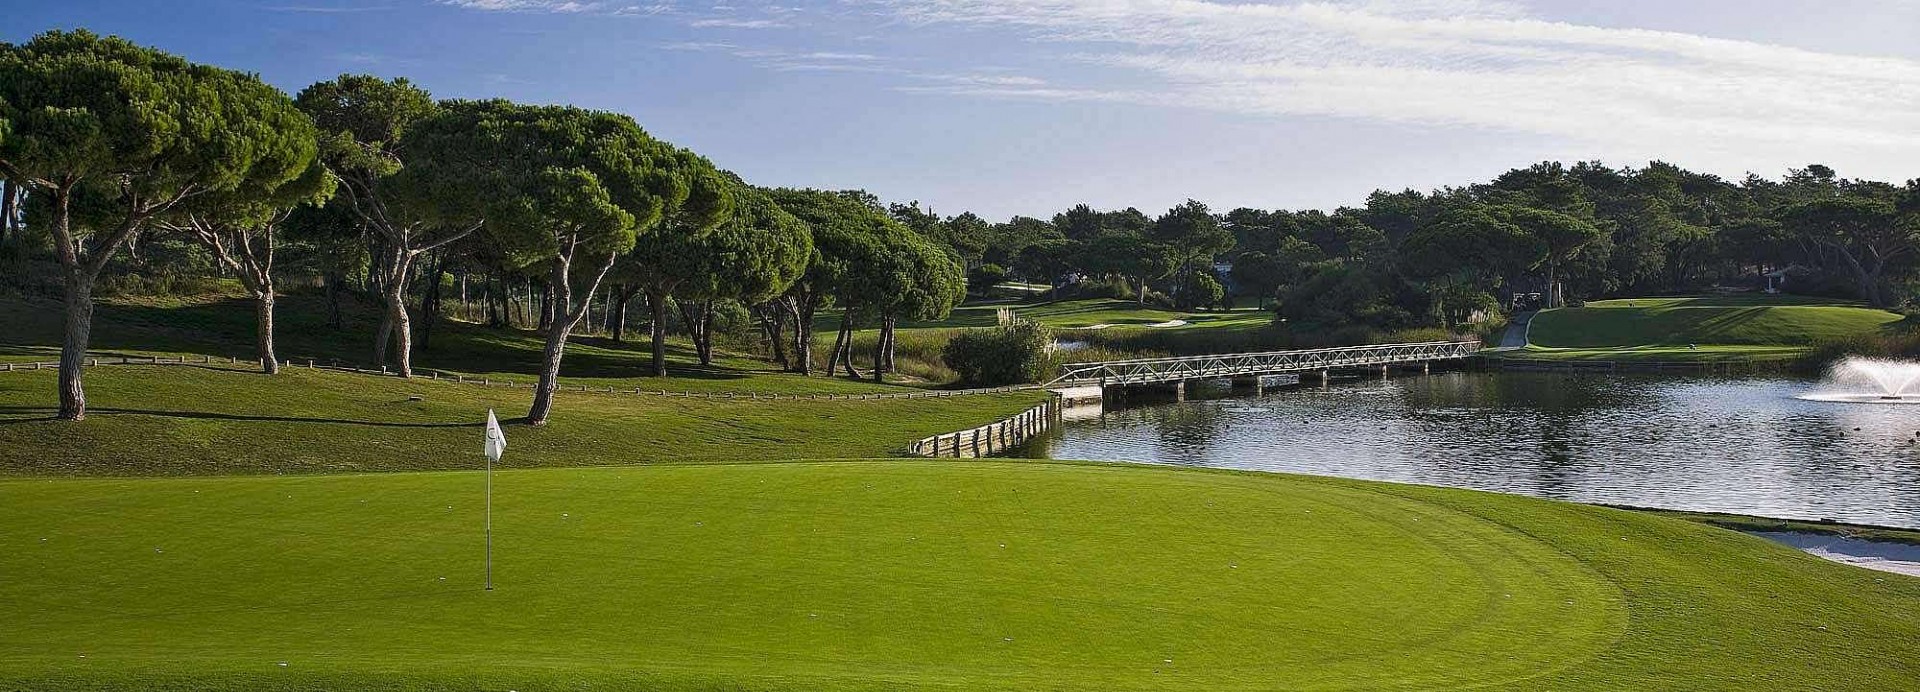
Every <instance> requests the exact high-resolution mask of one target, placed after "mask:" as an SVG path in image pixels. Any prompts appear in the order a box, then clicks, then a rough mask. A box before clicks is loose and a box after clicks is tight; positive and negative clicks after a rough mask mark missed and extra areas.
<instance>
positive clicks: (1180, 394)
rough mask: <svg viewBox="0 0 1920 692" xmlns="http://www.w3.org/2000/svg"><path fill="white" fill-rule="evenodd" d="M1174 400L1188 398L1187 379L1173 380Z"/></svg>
mask: <svg viewBox="0 0 1920 692" xmlns="http://www.w3.org/2000/svg"><path fill="white" fill-rule="evenodd" d="M1173 400H1174V401H1186V400H1187V381H1186V380H1174V381H1173Z"/></svg>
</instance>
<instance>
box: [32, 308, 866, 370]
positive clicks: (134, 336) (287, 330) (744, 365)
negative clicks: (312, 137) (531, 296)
mask: <svg viewBox="0 0 1920 692" xmlns="http://www.w3.org/2000/svg"><path fill="white" fill-rule="evenodd" d="M278 305H279V310H278V313H277V316H276V318H275V320H276V324H277V327H278V328H277V330H276V334H277V337H276V342H277V347H278V351H279V354H280V358H281V359H282V360H289V361H293V362H296V363H305V362H306V361H307V360H308V359H313V360H315V361H317V362H319V363H320V364H323V365H324V364H327V363H330V362H337V363H342V364H346V365H356V366H362V367H372V366H371V365H370V364H371V363H372V362H373V353H372V351H373V333H374V329H375V327H376V325H377V324H378V323H379V314H378V313H377V312H376V311H375V310H373V309H372V307H370V306H365V305H356V304H353V303H352V301H349V305H348V308H349V309H347V310H346V311H345V314H346V319H345V324H344V326H343V328H342V329H334V328H332V327H328V326H327V325H326V309H325V304H324V302H323V301H322V300H321V299H320V298H318V297H315V296H309V295H292V296H284V297H282V298H280V300H279V303H278ZM61 314H62V313H61V309H60V305H59V303H58V302H57V301H53V300H49V299H44V298H38V299H22V298H7V299H0V324H5V325H7V329H5V330H0V362H7V361H13V362H20V361H50V360H55V359H57V358H59V351H60V335H61ZM627 336H628V338H627V340H626V341H625V342H624V343H615V342H614V341H613V340H611V339H608V338H605V337H595V336H579V335H576V336H575V337H574V338H573V339H572V340H571V341H570V342H569V343H568V346H567V353H566V358H565V360H564V361H563V362H562V365H561V375H562V380H563V381H564V382H567V383H570V384H583V383H584V384H592V385H594V386H605V385H607V384H608V383H607V382H605V381H603V380H607V379H615V380H622V383H621V384H622V385H623V386H628V387H633V386H640V387H645V388H648V389H656V390H658V389H666V390H671V391H693V392H729V391H732V392H758V393H780V394H806V393H820V394H847V393H858V392H876V391H900V390H901V388H900V387H896V386H889V385H883V384H875V383H873V382H863V381H854V380H848V379H833V378H826V377H801V376H799V375H794V374H790V373H785V372H779V371H778V370H777V368H775V367H774V365H773V364H771V363H769V362H767V361H765V360H762V359H759V358H755V357H751V356H742V355H737V354H728V353H725V352H721V353H719V354H717V355H718V358H717V359H716V360H715V362H714V364H713V365H712V366H701V365H699V363H698V362H697V360H696V359H695V358H694V356H693V354H692V352H691V349H690V348H687V347H685V346H684V344H681V343H678V342H672V341H670V342H669V346H670V348H669V361H670V372H671V376H669V377H664V378H662V377H652V376H651V373H652V370H651V358H652V355H651V351H650V350H649V349H650V348H651V346H650V343H649V342H648V341H647V335H646V334H644V333H637V334H628V335H627ZM828 337H829V338H831V333H829V334H828ZM415 338H416V341H415V348H416V350H415V353H414V367H415V369H416V370H419V371H421V372H425V371H426V370H430V369H431V370H442V371H446V372H458V373H464V374H468V375H474V376H491V377H495V378H511V379H515V380H518V381H521V382H531V381H532V380H533V379H534V378H536V377H538V375H539V368H540V352H541V349H542V348H543V347H544V345H545V344H544V341H543V337H542V336H541V335H540V334H538V333H535V332H533V331H530V330H521V329H492V328H487V327H483V326H480V325H476V324H471V323H465V322H457V321H452V320H443V321H441V322H440V323H439V324H436V325H434V327H433V330H432V335H431V341H430V343H429V344H428V345H427V346H425V347H421V346H420V344H419V341H418V338H419V336H418V332H417V331H416V337H415ZM253 344H254V313H253V304H252V303H251V302H249V301H248V300H246V299H243V298H237V297H232V296H217V295H216V296H196V297H167V298H125V299H108V300H103V301H101V304H100V305H99V307H98V308H97V310H96V313H95V319H94V335H93V343H92V345H93V350H94V351H95V352H96V353H99V354H101V355H122V354H135V355H154V354H161V355H178V354H192V355H211V356H214V357H217V358H220V359H227V358H230V357H239V358H240V359H241V360H242V361H244V360H246V359H248V358H251V357H252V354H253V353H254V345H253ZM821 348H822V350H824V349H825V348H826V347H825V346H822V347H821Z"/></svg>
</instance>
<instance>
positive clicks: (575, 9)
mask: <svg viewBox="0 0 1920 692" xmlns="http://www.w3.org/2000/svg"><path fill="white" fill-rule="evenodd" d="M440 4H443V5H452V6H454V7H464V8H467V9H470V10H486V11H489V12H558V13H564V14H575V13H581V12H595V11H600V10H603V9H608V7H607V3H604V2H593V1H591V0H585V1H583V0H440ZM616 9H617V8H616Z"/></svg>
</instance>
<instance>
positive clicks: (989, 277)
mask: <svg viewBox="0 0 1920 692" xmlns="http://www.w3.org/2000/svg"><path fill="white" fill-rule="evenodd" d="M1006 281H1007V268H1006V267H1002V266H1000V265H998V264H992V263H988V264H982V265H980V266H978V267H975V268H974V269H973V271H970V272H967V290H970V291H973V294H974V295H980V296H984V295H986V294H987V291H989V290H992V289H993V287H995V286H998V285H1000V284H1003V283H1006Z"/></svg>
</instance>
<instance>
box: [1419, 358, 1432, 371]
mask: <svg viewBox="0 0 1920 692" xmlns="http://www.w3.org/2000/svg"><path fill="white" fill-rule="evenodd" d="M1420 374H1422V375H1431V374H1433V363H1432V362H1431V361H1424V360H1423V361H1420Z"/></svg>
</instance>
